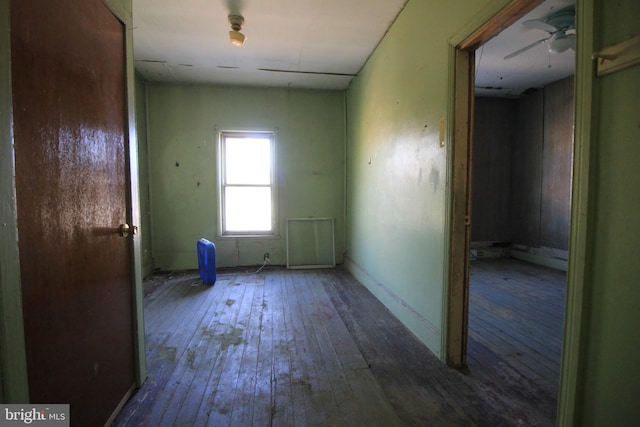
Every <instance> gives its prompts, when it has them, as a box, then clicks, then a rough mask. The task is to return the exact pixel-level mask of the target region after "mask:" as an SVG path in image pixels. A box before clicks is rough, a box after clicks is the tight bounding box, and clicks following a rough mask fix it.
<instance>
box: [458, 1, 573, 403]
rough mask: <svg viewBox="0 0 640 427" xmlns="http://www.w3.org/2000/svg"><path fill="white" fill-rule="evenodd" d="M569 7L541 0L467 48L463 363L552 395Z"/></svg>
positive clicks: (564, 244)
mask: <svg viewBox="0 0 640 427" xmlns="http://www.w3.org/2000/svg"><path fill="white" fill-rule="evenodd" d="M574 14H575V6H574V5H573V4H567V3H566V2H562V1H550V0H549V1H545V2H543V3H542V4H540V5H539V6H537V7H536V8H535V9H534V10H533V11H531V12H530V13H528V14H527V15H525V16H523V17H522V18H520V19H519V20H518V21H516V22H515V23H513V24H512V25H511V26H510V27H508V28H507V29H505V30H504V31H502V32H501V33H500V34H499V35H498V36H496V37H495V38H493V39H492V40H490V41H489V42H488V43H486V44H485V45H483V46H481V47H480V48H479V49H478V50H477V51H476V57H475V77H476V78H475V87H476V88H475V94H476V98H475V115H474V134H473V154H472V159H473V160H472V170H473V172H472V188H473V191H472V201H471V205H472V215H471V263H470V275H469V341H468V354H467V355H468V357H467V364H468V367H469V370H470V371H471V372H473V373H475V374H478V375H480V376H483V375H498V376H504V377H506V378H509V379H510V380H511V381H513V382H514V383H521V384H522V392H524V393H531V395H535V396H536V398H537V399H540V400H541V401H544V402H545V405H547V406H550V407H554V406H555V404H556V400H557V394H558V387H559V380H560V358H561V349H562V338H563V320H564V305H565V296H566V270H567V260H568V258H569V257H568V255H569V229H570V224H569V222H570V212H571V185H572V182H571V177H572V175H573V171H572V165H573V163H572V159H573V129H574V119H573V118H574V96H573V90H574V89H573V88H574V77H573V74H574V71H575V53H574V49H575V32H576V29H575V25H574ZM506 372H508V374H507V373H506ZM496 387H497V388H499V387H500V385H499V384H496Z"/></svg>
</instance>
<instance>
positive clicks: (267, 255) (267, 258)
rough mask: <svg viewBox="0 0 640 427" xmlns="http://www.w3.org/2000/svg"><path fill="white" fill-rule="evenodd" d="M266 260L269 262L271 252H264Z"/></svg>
mask: <svg viewBox="0 0 640 427" xmlns="http://www.w3.org/2000/svg"><path fill="white" fill-rule="evenodd" d="M264 260H265V261H266V262H269V252H265V253H264Z"/></svg>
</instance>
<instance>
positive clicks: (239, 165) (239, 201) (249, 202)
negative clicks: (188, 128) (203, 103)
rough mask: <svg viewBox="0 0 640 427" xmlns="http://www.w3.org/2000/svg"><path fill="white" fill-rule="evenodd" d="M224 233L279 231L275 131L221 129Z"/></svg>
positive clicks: (222, 231) (221, 205)
mask: <svg viewBox="0 0 640 427" xmlns="http://www.w3.org/2000/svg"><path fill="white" fill-rule="evenodd" d="M219 138H220V150H219V153H220V218H221V234H222V235H223V236H234V237H236V236H271V235H275V234H276V227H275V224H276V212H275V206H276V203H275V182H274V181H275V179H274V178H275V173H274V169H275V168H274V158H275V155H274V153H275V132H273V131H268V132H257V131H220V133H219Z"/></svg>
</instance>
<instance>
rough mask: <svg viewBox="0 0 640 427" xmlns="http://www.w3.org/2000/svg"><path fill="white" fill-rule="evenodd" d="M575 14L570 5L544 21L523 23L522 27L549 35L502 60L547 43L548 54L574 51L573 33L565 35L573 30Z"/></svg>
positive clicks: (574, 36) (573, 8)
mask: <svg viewBox="0 0 640 427" xmlns="http://www.w3.org/2000/svg"><path fill="white" fill-rule="evenodd" d="M575 13H576V10H575V6H574V5H571V6H567V7H565V8H564V9H560V10H559V11H557V12H555V13H552V14H551V15H549V16H547V17H546V18H544V19H530V20H528V21H524V22H523V23H522V25H524V26H525V27H528V28H533V29H537V30H542V31H546V32H547V33H549V37H545V38H543V39H540V40H538V41H535V42H533V43H531V44H529V45H527V46H525V47H523V48H521V49H518V50H516V51H515V52H513V53H510V54H509V55H507V56H505V57H504V59H510V58H513V57H514V56H518V55H520V54H521V53H524V52H526V51H528V50H529V49H532V48H534V47H536V46H538V45H539V44H541V43H546V42H549V52H551V53H562V52H564V51H566V50H567V49H573V50H575V47H576V34H575V31H573V32H572V33H567V32H568V31H571V30H575Z"/></svg>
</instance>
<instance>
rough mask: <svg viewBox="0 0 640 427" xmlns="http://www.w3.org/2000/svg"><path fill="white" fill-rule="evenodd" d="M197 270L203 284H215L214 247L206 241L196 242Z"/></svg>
mask: <svg viewBox="0 0 640 427" xmlns="http://www.w3.org/2000/svg"><path fill="white" fill-rule="evenodd" d="M198 269H199V270H200V278H201V279H202V281H203V282H204V283H206V284H207V285H213V284H214V283H215V282H216V245H214V244H213V242H210V241H208V240H207V239H200V240H198Z"/></svg>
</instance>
